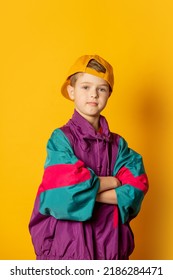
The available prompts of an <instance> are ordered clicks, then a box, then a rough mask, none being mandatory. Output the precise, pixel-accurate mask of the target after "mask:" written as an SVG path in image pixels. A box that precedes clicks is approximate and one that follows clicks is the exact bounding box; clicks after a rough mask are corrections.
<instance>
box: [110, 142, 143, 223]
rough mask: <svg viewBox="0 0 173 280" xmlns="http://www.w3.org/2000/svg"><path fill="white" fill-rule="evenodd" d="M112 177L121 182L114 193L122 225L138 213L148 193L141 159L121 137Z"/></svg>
mask: <svg viewBox="0 0 173 280" xmlns="http://www.w3.org/2000/svg"><path fill="white" fill-rule="evenodd" d="M113 175H114V176H116V177H117V178H118V179H119V181H120V182H121V186H120V187H118V188H116V189H115V191H116V195H117V201H118V208H119V212H120V216H121V220H122V223H126V222H129V221H130V220H131V219H133V218H134V217H136V216H137V214H138V213H139V211H140V208H141V204H142V201H143V198H144V195H145V194H146V192H147V191H148V179H147V175H146V173H145V169H144V165H143V160H142V157H141V156H140V155H139V154H138V153H136V152H135V151H134V150H132V149H130V148H129V147H128V145H127V142H126V141H125V140H124V139H123V138H122V137H120V140H119V149H118V155H117V160H116V163H115V166H114V170H113Z"/></svg>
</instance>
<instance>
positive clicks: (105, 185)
mask: <svg viewBox="0 0 173 280" xmlns="http://www.w3.org/2000/svg"><path fill="white" fill-rule="evenodd" d="M99 180H100V188H99V191H98V193H100V192H104V191H107V190H111V189H115V188H117V187H119V186H121V182H120V181H119V180H118V179H117V178H116V177H114V176H100V177H99Z"/></svg>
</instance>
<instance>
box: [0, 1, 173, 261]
mask: <svg viewBox="0 0 173 280" xmlns="http://www.w3.org/2000/svg"><path fill="white" fill-rule="evenodd" d="M0 6H1V7H0V21H1V22H0V26H1V35H0V39H1V44H0V49H1V51H0V68H1V73H0V80H1V82H0V125H1V127H0V147H1V152H0V155H1V157H0V165H1V166H0V172H1V175H0V184H1V187H0V208H1V219H0V223H1V227H0V244H1V246H0V247H1V248H0V259H35V254H34V251H33V247H32V244H31V240H30V235H29V233H28V228H27V227H28V223H29V219H30V215H31V212H32V208H33V203H34V199H35V195H36V192H37V188H38V186H39V184H40V181H41V178H42V174H43V164H44V161H45V157H46V150H45V147H46V142H47V140H48V137H49V136H50V133H51V132H52V130H53V129H55V128H56V127H59V126H61V125H63V124H64V123H65V122H67V121H68V119H69V118H70V117H71V114H72V113H73V104H72V103H71V102H70V101H68V100H65V99H64V98H63V97H62V96H61V94H60V87H61V85H62V83H63V81H64V78H65V76H66V73H67V71H68V69H69V67H70V66H71V64H72V63H73V62H74V61H75V60H76V58H78V57H79V56H80V55H83V54H93V53H97V54H99V55H101V56H103V57H104V58H105V59H107V60H108V61H109V62H110V63H111V64H112V65H113V67H114V72H115V88H114V93H113V95H112V96H111V98H110V100H109V104H108V106H107V108H106V110H105V111H104V112H103V114H104V115H105V116H106V117H107V119H108V121H109V124H110V128H111V130H113V131H114V132H117V133H119V134H121V135H122V136H124V137H125V138H126V140H127V141H128V143H129V145H130V147H132V148H133V149H135V150H137V151H138V152H140V153H141V154H142V155H143V158H144V163H145V167H146V171H147V173H148V176H149V181H150V191H149V192H148V194H147V196H146V198H145V201H144V203H143V207H142V210H141V212H140V214H139V216H138V217H137V218H136V219H135V220H134V221H133V222H132V224H131V225H132V228H133V231H134V233H135V240H136V249H135V251H134V253H133V254H132V256H131V259H173V241H172V240H173V218H172V216H173V206H172V202H173V199H172V197H173V179H172V178H173V172H172V168H173V160H172V158H173V145H172V144H173V129H172V128H173V126H172V122H173V79H172V74H173V17H172V15H173V4H172V1H171V0H170V1H168V0H165V1H161V0H146V1H138V0H131V1H124V0H121V1H116V0H107V1H106V0H105V1H104V0H98V1H95V0H88V1H81V0H76V1H67V0H64V1H58V0H49V1H48V0H47V1H45V0H38V1H36V0H26V1H23V0H16V1H12V0H11V1H10V0H7V1H1V4H0Z"/></svg>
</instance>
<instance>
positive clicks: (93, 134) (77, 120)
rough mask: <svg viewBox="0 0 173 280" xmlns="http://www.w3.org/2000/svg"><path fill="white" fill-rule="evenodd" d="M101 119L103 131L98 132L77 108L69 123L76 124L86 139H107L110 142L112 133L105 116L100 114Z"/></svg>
mask: <svg viewBox="0 0 173 280" xmlns="http://www.w3.org/2000/svg"><path fill="white" fill-rule="evenodd" d="M99 121H100V127H101V130H102V132H100V131H98V132H97V131H96V130H95V129H94V128H93V126H92V125H91V124H90V123H89V122H88V121H87V120H86V119H85V118H84V117H83V116H81V115H80V114H79V113H78V112H77V111H76V110H74V114H73V116H72V118H71V120H70V121H69V123H70V125H72V126H75V127H76V128H77V130H78V131H80V134H81V136H82V137H83V138H85V139H90V140H94V139H100V140H105V141H106V142H110V141H111V134H110V130H109V126H108V123H107V121H106V119H105V117H103V116H102V115H100V120H99Z"/></svg>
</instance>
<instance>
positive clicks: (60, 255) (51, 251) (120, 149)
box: [29, 111, 148, 260]
mask: <svg viewBox="0 0 173 280" xmlns="http://www.w3.org/2000/svg"><path fill="white" fill-rule="evenodd" d="M100 126H101V130H100V131H99V132H96V131H95V130H94V128H93V127H92V126H91V125H90V124H89V123H88V122H87V121H86V120H85V119H84V118H83V117H82V116H81V115H80V114H79V113H78V112H77V111H75V112H74V114H73V116H72V119H70V120H69V122H68V123H67V124H66V125H65V126H63V127H61V128H58V129H56V130H55V131H54V132H53V133H52V135H51V137H50V139H49V141H48V144H47V159H46V162H45V169H44V175H43V179H42V182H41V184H40V187H39V189H38V193H37V196H36V200H35V204H34V209H33V213H32V216H31V220H30V224H29V230H30V233H31V236H32V242H33V245H34V249H35V253H36V256H37V259H61V260H63V259H64V260H68V259H71V260H75V259H76V260H80V259H85V260H94V259H97V260H104V259H105V260H116V259H128V258H129V255H130V254H131V253H132V251H133V249H134V237H133V233H132V230H131V228H130V225H129V222H130V220H131V219H133V218H134V217H136V215H137V214H138V213H139V211H140V208H141V203H142V201H143V198H144V195H145V193H146V192H147V190H148V181H147V176H146V174H145V171H144V166H143V162H142V158H141V156H140V155H139V154H138V153H136V152H135V151H133V150H132V149H130V148H129V147H128V145H127V143H126V141H125V140H124V139H123V138H122V137H121V136H119V135H117V134H115V133H111V132H110V131H109V127H108V124H107V121H106V119H105V118H104V117H103V116H100ZM98 176H116V177H117V178H118V179H119V180H120V182H121V186H120V187H118V188H115V192H116V194H117V200H118V205H111V204H105V203H99V202H96V196H97V192H98V189H99V179H98Z"/></svg>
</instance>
